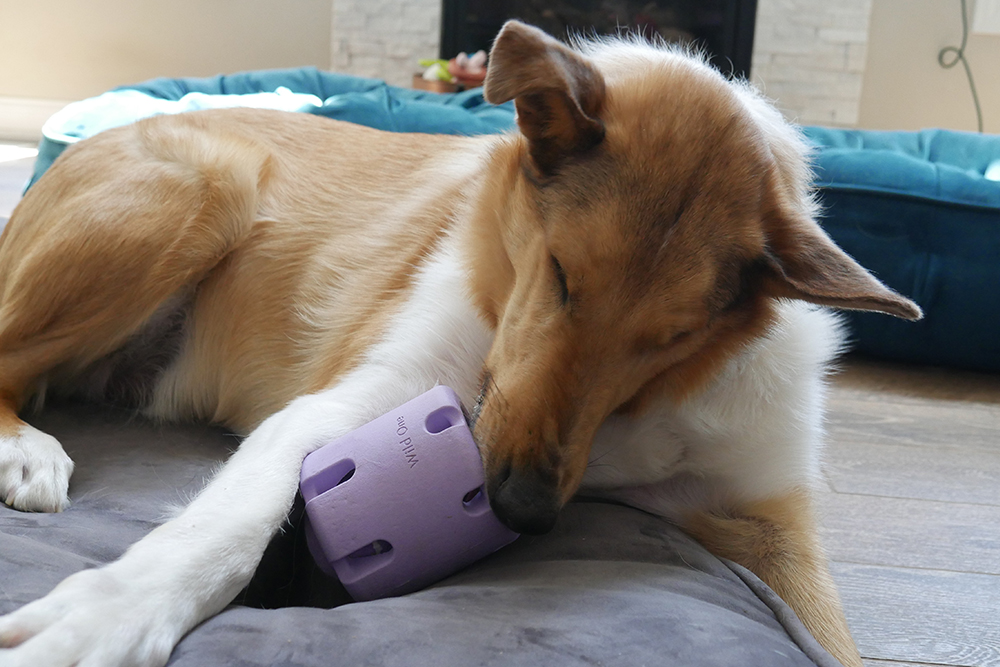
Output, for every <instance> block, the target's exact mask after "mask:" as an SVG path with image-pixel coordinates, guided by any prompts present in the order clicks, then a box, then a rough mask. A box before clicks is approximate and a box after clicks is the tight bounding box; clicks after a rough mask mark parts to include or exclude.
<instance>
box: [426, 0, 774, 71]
mask: <svg viewBox="0 0 1000 667" xmlns="http://www.w3.org/2000/svg"><path fill="white" fill-rule="evenodd" d="M756 16H757V0H654V1H650V0H444V5H443V8H442V16H441V57H442V58H453V57H454V56H455V55H457V54H458V53H459V52H461V51H465V52H466V53H470V54H471V53H474V52H476V51H478V50H480V49H482V50H484V51H489V49H490V45H491V44H492V42H493V38H494V37H495V36H496V34H497V32H498V31H499V30H500V27H501V26H502V25H503V23H504V21H506V20H507V19H511V18H517V19H521V20H522V21H524V22H525V23H530V24H532V25H536V26H538V27H539V28H541V29H543V30H545V31H546V32H548V33H549V34H551V35H554V36H556V37H558V38H560V39H565V38H566V37H567V36H569V35H573V34H583V35H592V34H599V35H614V34H617V33H618V32H619V31H620V30H629V31H633V32H639V33H641V34H644V35H646V36H650V35H660V36H661V37H663V38H664V39H666V40H667V41H670V42H681V43H688V44H693V45H695V46H697V47H698V48H702V49H704V50H705V51H706V52H707V53H708V54H709V55H710V59H711V62H712V64H713V65H715V66H716V67H717V68H719V69H720V70H721V71H722V72H724V73H725V74H727V75H730V76H738V77H749V75H750V58H751V55H752V53H753V31H754V22H755V19H756Z"/></svg>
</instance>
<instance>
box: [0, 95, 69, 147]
mask: <svg viewBox="0 0 1000 667" xmlns="http://www.w3.org/2000/svg"><path fill="white" fill-rule="evenodd" d="M67 104H69V102H64V101H62V100H36V99H30V98H27V97H0V139H7V140H11V141H33V142H34V141H38V140H39V139H41V138H42V125H44V124H45V121H47V120H48V119H49V116H51V115H52V114H54V113H55V112H57V111H59V110H60V109H62V108H63V107H64V106H66V105H67Z"/></svg>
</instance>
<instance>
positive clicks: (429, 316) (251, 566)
mask: <svg viewBox="0 0 1000 667" xmlns="http://www.w3.org/2000/svg"><path fill="white" fill-rule="evenodd" d="M395 323H396V326H394V327H393V328H391V329H390V330H389V332H388V333H387V335H386V337H385V338H384V339H383V340H382V341H381V342H380V343H378V344H377V345H376V346H375V347H374V348H373V349H372V350H371V351H370V353H369V355H368V356H367V358H366V360H365V361H364V362H363V363H361V364H360V365H359V366H358V367H357V368H356V369H355V370H354V371H352V372H351V373H349V374H348V375H347V376H346V377H344V378H343V380H341V381H340V382H339V383H338V384H337V385H336V386H335V387H334V388H332V389H329V390H327V391H324V392H321V393H318V394H313V395H310V396H304V397H301V398H298V399H296V400H295V401H293V402H292V403H290V404H289V405H288V407H286V408H285V409H284V410H282V411H280V412H278V413H277V414H275V415H273V416H271V417H270V418H268V419H267V420H265V421H264V422H263V423H262V424H261V425H260V427H258V428H257V429H256V430H255V431H254V432H253V433H252V434H250V436H249V437H247V439H246V440H244V442H243V443H242V445H241V446H240V448H239V449H238V450H237V451H236V453H235V454H233V456H232V457H231V458H230V460H229V461H228V462H227V464H226V465H225V466H224V467H223V469H222V470H221V471H220V472H219V474H218V475H217V476H216V477H215V478H214V479H213V480H212V482H211V483H210V484H209V485H208V486H207V487H206V488H205V489H204V491H202V492H201V494H199V495H198V497H197V498H195V500H194V501H193V502H192V503H191V504H190V505H189V506H188V507H187V509H185V510H184V512H183V513H181V515H180V516H178V517H177V518H176V519H174V520H172V521H170V522H168V523H165V524H164V525H162V526H160V527H159V528H157V529H156V530H154V531H153V532H152V533H150V534H149V535H148V536H146V537H145V538H144V539H142V540H141V541H140V542H138V543H137V544H136V545H134V546H133V547H132V548H131V549H129V550H128V551H127V552H126V553H125V555H124V556H122V558H121V559H119V560H118V561H116V562H114V563H112V564H110V565H108V566H106V567H103V568H100V569H95V570H86V571H83V572H79V573H77V574H75V575H73V576H71V577H69V578H67V579H66V580H65V581H63V582H62V583H61V584H59V585H58V586H57V587H56V588H55V589H54V590H53V591H52V592H51V593H50V594H49V595H48V596H46V597H44V598H42V599H41V600H38V601H36V602H33V603H31V604H28V605H26V606H25V607H23V608H21V609H19V610H18V611H16V612H14V613H12V614H9V615H7V616H5V617H3V618H0V647H8V648H6V649H3V648H0V667H37V666H38V665H45V667H69V666H70V665H75V666H77V667H117V666H125V665H128V666H129V667H134V666H143V667H146V666H149V667H153V666H158V665H162V664H163V663H164V662H166V660H167V658H168V657H169V655H170V652H171V650H172V648H173V646H174V645H175V644H176V643H177V642H178V641H179V640H180V638H181V637H182V636H183V635H184V634H185V633H186V632H187V631H188V630H190V629H191V628H192V627H194V626H195V625H196V624H197V623H199V622H200V621H202V620H203V619H205V618H207V617H209V616H211V615H212V614H215V613H217V612H219V611H220V610H221V609H222V608H223V607H225V606H226V605H227V604H228V603H229V602H230V601H231V600H232V599H233V597H234V596H235V595H236V594H237V593H238V592H239V591H240V589H241V588H243V587H244V586H245V585H246V584H247V582H248V581H249V580H250V578H251V576H252V575H253V573H254V570H255V568H256V567H257V564H258V562H259V561H260V557H261V555H262V554H263V552H264V548H265V547H266V546H267V544H268V542H269V541H270V539H271V537H272V536H273V535H274V534H275V533H276V532H277V531H278V530H279V529H280V528H281V525H282V523H283V522H284V521H285V517H286V514H287V512H288V509H289V508H290V507H291V504H292V500H293V498H294V495H295V491H296V489H297V487H298V481H299V471H300V469H301V466H302V459H303V458H305V455H306V454H308V453H309V452H310V451H312V450H314V449H316V448H318V447H320V446H322V445H324V444H326V443H327V442H328V441H330V440H332V439H334V438H336V437H338V436H340V435H343V434H344V433H347V432H348V431H350V430H352V429H354V428H357V427H358V426H361V425H362V424H364V423H366V422H368V421H370V420H372V419H374V418H375V417H377V416H379V415H381V414H383V413H385V412H386V411H388V410H390V409H392V408H394V407H396V406H398V405H400V404H402V403H404V402H406V401H407V400H409V399H410V398H413V397H414V396H416V395H418V394H420V393H422V392H423V391H426V390H428V389H430V388H431V387H432V386H434V385H435V384H436V383H438V382H441V383H445V384H449V385H451V386H452V387H453V388H454V389H455V390H456V391H457V392H458V394H459V396H460V397H462V398H463V400H466V401H468V400H471V399H472V398H473V397H474V396H475V392H476V387H477V377H478V374H479V370H480V368H481V365H482V360H483V358H484V356H485V354H486V350H487V349H488V348H489V344H490V341H491V340H492V334H491V332H489V331H488V330H487V329H486V327H485V326H484V325H483V324H482V323H481V322H480V321H479V320H478V316H477V311H476V310H475V308H474V307H473V306H472V304H471V303H470V302H469V301H468V299H467V297H466V294H465V290H464V271H463V269H462V267H461V264H460V263H459V262H458V261H456V256H455V255H454V254H452V252H449V251H448V250H447V249H446V250H445V252H442V254H441V255H439V256H438V257H436V258H435V259H433V260H432V261H430V262H429V263H428V266H427V267H425V269H424V271H423V272H421V275H420V276H419V278H418V280H417V283H416V284H415V286H414V292H413V294H412V295H411V298H410V299H409V300H408V302H407V303H406V304H405V306H404V307H403V308H402V309H401V311H400V312H399V313H398V314H397V317H396V319H395Z"/></svg>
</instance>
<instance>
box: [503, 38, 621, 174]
mask: <svg viewBox="0 0 1000 667" xmlns="http://www.w3.org/2000/svg"><path fill="white" fill-rule="evenodd" d="M484 85H485V89H484V95H485V96H486V99H487V100H488V101H489V102H492V103H493V104H500V103H503V102H507V101H509V100H514V106H515V107H516V109H517V124H518V126H519V127H520V128H521V132H522V133H523V134H524V136H525V137H527V138H528V141H529V146H530V152H531V157H532V159H533V160H534V162H535V164H536V165H537V166H538V167H539V169H541V171H542V172H551V171H552V170H554V169H555V167H556V166H558V164H559V162H560V160H562V159H563V158H565V157H567V156H569V155H572V154H573V153H576V152H580V151H584V150H587V149H588V148H591V147H593V146H595V145H597V144H598V143H600V142H601V140H602V139H603V138H604V124H603V123H602V122H601V120H600V118H599V117H598V114H599V113H600V110H601V106H602V104H603V103H604V78H603V77H602V76H601V74H600V72H598V71H597V69H595V68H594V66H593V65H592V64H591V63H590V62H588V61H587V59H586V58H584V57H583V56H581V55H580V54H579V53H576V52H575V51H573V50H571V49H570V48H568V47H567V46H565V45H564V44H560V43H559V42H557V41H556V40H555V39H553V38H551V37H549V36H548V35H546V34H545V33H544V32H542V31H541V30H539V29H538V28H533V27H531V26H528V25H525V24H523V23H520V22H518V21H508V22H507V23H506V24H505V25H504V27H503V29H501V30H500V34H498V35H497V38H496V41H494V42H493V49H492V50H491V51H490V60H489V67H488V68H487V70H486V82H485V84H484Z"/></svg>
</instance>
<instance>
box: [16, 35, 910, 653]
mask: <svg viewBox="0 0 1000 667" xmlns="http://www.w3.org/2000/svg"><path fill="white" fill-rule="evenodd" d="M485 96H486V98H487V100H489V101H490V102H494V103H502V102H506V101H509V100H514V102H515V106H516V110H517V125H518V131H516V132H513V133H510V134H507V135H503V136H486V137H454V136H431V135H407V134H391V133H383V132H379V131H375V130H371V129H368V128H364V127H359V126H354V125H349V124H345V123H339V122H336V121H331V120H328V119H322V118H317V117H312V116H309V115H305V114H289V113H284V112H274V111H262V110H248V109H235V110H233V109H231V110H212V111H201V112H194V113H190V114H182V115H177V116H162V117H157V118H152V119H148V120H143V121H140V122H138V123H135V124H134V125H130V126H127V127H123V128H118V129H114V130H109V131H107V132H104V133H101V134H99V135H97V136H95V137H93V138H91V139H88V140H86V141H82V142H80V143H79V144H77V145H74V146H72V147H70V148H69V149H67V150H66V152H65V154H64V155H63V156H62V157H60V159H59V160H57V161H56V162H55V164H53V166H52V167H51V169H50V170H49V171H48V172H47V173H46V175H45V176H44V177H43V178H42V179H41V180H40V181H39V182H38V183H37V184H36V185H35V186H34V187H33V188H32V189H31V190H30V191H29V192H28V193H27V195H26V196H25V198H24V199H23V201H22V202H21V203H20V204H19V206H18V207H17V209H16V210H15V211H14V213H13V215H12V218H11V221H10V223H9V225H8V227H7V229H6V230H5V232H4V234H3V237H2V240H0V300H2V301H0V497H2V498H3V500H4V502H6V503H7V504H8V505H10V506H12V507H15V508H17V509H20V510H25V511H59V510H61V509H63V508H64V507H66V505H67V503H68V502H69V501H68V497H67V489H68V481H69V477H70V474H71V471H72V467H73V464H72V462H71V461H70V459H69V458H68V457H67V456H66V454H65V453H64V452H63V450H62V448H61V446H60V445H59V443H58V442H57V441H56V440H55V439H54V438H52V437H50V436H48V435H46V434H44V433H42V432H40V431H38V430H36V429H34V428H33V427H31V426H29V425H28V424H26V423H25V422H23V421H22V420H21V419H19V417H18V411H19V410H20V409H21V408H22V406H23V405H24V404H25V402H26V401H27V400H28V399H29V398H30V397H32V396H37V395H40V394H43V393H44V392H45V391H47V390H51V391H62V392H74V393H79V394H83V395H85V396H89V397H92V398H97V399H100V400H105V399H108V398H113V399H115V400H119V401H126V402H129V403H130V404H134V405H139V406H141V407H142V409H143V410H144V411H145V412H146V413H147V414H149V415H151V416H152V417H155V418H162V419H169V420H181V419H185V420H186V419H195V420H205V421H211V422H216V423H220V424H224V425H226V426H227V427H229V428H232V429H235V430H236V431H239V432H241V433H247V434H249V435H247V437H246V438H245V439H244V440H243V442H242V444H241V445H240V447H239V448H238V450H237V451H236V452H235V453H234V454H233V455H232V457H231V458H230V459H229V461H228V462H227V463H226V465H225V466H223V468H222V469H221V470H220V471H219V472H218V473H217V475H216V476H215V477H214V479H213V480H212V481H211V482H209V483H208V485H207V486H206V487H205V489H204V490H203V491H202V492H201V493H200V494H199V495H198V496H197V497H196V498H195V499H194V500H193V501H192V502H191V503H190V504H189V505H188V506H187V507H186V508H185V509H184V510H183V511H182V512H181V513H180V514H179V515H178V516H176V518H173V519H171V520H169V521H167V522H165V523H164V524H163V525H161V526H159V527H157V528H156V529H155V530H153V531H152V532H151V533H150V534H149V535H148V536H146V537H145V538H143V539H142V540H141V541H139V542H138V543H136V544H135V545H134V546H133V547H132V548H131V549H129V551H128V552H127V553H126V554H125V555H124V556H123V557H122V558H121V559H119V560H118V561H116V562H113V563H111V564H109V565H107V566H105V567H102V568H98V569H93V570H86V571H83V572H79V573H77V574H74V575H72V576H71V577H69V578H67V579H66V580H65V581H64V582H63V583H61V584H60V585H59V586H57V587H56V588H55V589H54V590H53V591H52V592H51V593H49V594H48V595H47V596H46V597H44V598H42V599H40V600H37V601H35V602H33V603H30V604H28V605H26V606H25V607H23V608H21V609H19V610H17V611H15V612H13V613H11V614H9V615H7V616H5V617H3V618H2V619H0V646H2V647H5V648H3V649H2V650H0V665H3V666H4V667H13V666H15V665H16V666H24V667H29V666H30V667H34V666H35V665H47V666H57V665H102V666H113V665H162V664H163V663H165V662H166V660H167V659H168V657H169V655H170V652H171V650H172V648H173V646H174V645H175V644H176V643H177V642H178V641H179V640H180V639H181V637H182V636H183V635H184V634H185V633H186V632H187V631H188V630H190V629H191V628H192V627H193V626H195V625H196V624H197V623H199V622H201V621H202V620H204V619H205V618H207V617H209V616H211V615H213V614H216V613H217V612H219V611H220V610H222V609H223V608H224V607H225V606H226V605H227V604H228V603H229V602H230V601H231V600H232V599H233V598H234V596H235V595H236V594H237V593H238V591H240V589H241V588H243V587H244V586H245V585H246V583H247V582H248V581H249V579H250V578H251V576H252V575H253V573H254V570H255V567H256V566H257V564H258V562H259V560H260V558H261V555H262V553H263V551H264V549H265V547H266V546H267V544H268V542H269V540H270V539H271V538H272V536H274V535H275V533H276V532H277V531H278V530H279V529H280V527H281V526H282V523H283V522H284V521H285V520H286V515H287V512H288V511H289V508H290V506H291V505H292V502H293V499H294V496H295V493H296V489H297V482H298V475H299V469H300V466H301V463H302V459H303V457H304V456H305V455H306V454H308V453H309V452H310V451H312V450H314V449H316V448H317V447H319V446H321V445H323V444H324V443H326V442H328V441H330V440H332V439H334V438H336V437H338V436H340V435H342V434H344V433H346V432H348V431H350V430H352V429H354V428H356V427H358V426H361V425H362V424H364V423H366V422H367V421H370V420H371V419H373V418H375V417H377V416H379V415H381V414H382V413H384V412H386V411H387V410H389V409H391V408H393V407H395V406H397V405H399V404H401V403H403V402H405V401H406V400H408V399H410V398H412V397H414V396H416V395H418V394H420V393H422V392H423V391H425V390H427V389H429V388H431V387H432V386H434V385H436V384H439V383H441V384H448V385H451V386H452V387H453V388H454V389H455V390H456V391H457V393H458V394H459V396H460V397H461V398H462V400H463V402H464V403H465V404H466V405H467V406H470V419H471V422H472V425H473V428H474V435H475V439H476V441H477V444H478V446H479V448H480V452H481V455H482V459H483V464H484V469H485V474H486V480H487V482H486V490H487V494H488V497H489V500H490V503H491V505H492V507H493V509H494V511H495V512H496V515H497V516H498V517H499V518H500V520H501V521H503V522H504V523H505V524H506V525H508V526H509V527H511V528H512V529H514V530H516V531H519V532H524V533H543V532H545V531H546V530H548V529H550V528H551V527H552V525H553V523H554V522H555V521H556V517H557V514H558V512H559V510H560V508H561V507H562V506H563V505H564V504H565V503H566V502H567V501H568V500H569V499H570V498H571V497H573V496H574V494H576V493H577V492H578V490H580V489H585V490H587V491H588V492H589V493H603V494H604V495H606V496H608V497H613V498H619V499H624V500H626V501H628V502H630V503H632V504H635V505H638V506H640V507H644V508H646V509H650V510H652V511H655V512H657V513H659V514H661V515H663V516H665V517H667V518H669V519H670V520H672V521H675V522H677V523H678V524H679V525H680V526H681V527H682V528H683V529H684V530H686V531H687V532H689V533H690V534H691V535H693V536H694V537H695V538H696V539H698V540H699V541H700V542H701V543H702V544H704V546H705V547H707V548H708V549H709V550H710V551H712V552H713V553H715V554H717V555H718V556H721V557H725V558H729V559H732V560H734V561H736V562H738V563H741V564H742V565H744V566H746V567H748V568H749V569H750V570H752V571H753V572H754V573H756V574H757V575H758V576H759V577H760V578H761V579H762V580H763V581H765V582H766V583H767V584H769V585H770V586H771V587H772V588H773V589H774V590H775V591H776V592H777V593H778V594H779V595H780V596H781V597H782V598H783V599H784V600H785V601H787V602H788V604H789V605H790V606H791V607H792V608H793V609H794V610H795V612H796V613H797V614H798V615H799V617H800V618H801V619H802V621H803V622H804V623H805V625H806V626H807V627H808V628H809V630H810V631H811V632H812V633H813V634H814V635H815V636H816V638H817V639H818V640H819V642H820V643H821V644H822V645H823V646H824V647H825V648H826V649H828V650H829V651H830V652H831V653H832V654H833V655H834V656H835V657H836V658H838V659H839V660H840V661H841V662H842V663H843V664H844V665H847V666H849V667H859V666H860V665H861V660H860V657H859V655H858V651H857V649H856V648H855V645H854V642H853V640H852V638H851V636H850V633H849V631H848V628H847V624H846V621H845V619H844V614H843V612H842V610H841V605H840V602H839V599H838V595H837V592H836V590H835V588H834V585H833V583H832V580H831V577H830V575H829V572H828V569H827V565H826V561H825V557H824V556H823V553H822V551H821V548H820V545H819V543H818V540H817V533H816V528H815V523H814V521H813V518H812V514H811V511H812V510H811V501H810V486H811V484H812V482H813V480H814V478H815V477H816V475H817V468H818V462H817V461H818V456H819V446H820V442H821V417H822V403H823V392H824V389H823V386H824V384H823V383H824V374H825V373H826V369H827V366H828V363H829V362H830V360H831V359H832V357H833V356H834V355H835V354H836V353H837V351H838V349H839V346H840V345H841V334H840V332H839V328H838V324H837V321H836V319H835V317H834V316H832V315H831V314H830V313H829V312H828V311H827V310H826V309H824V308H822V307H823V306H829V307H833V308H848V309H860V310H871V311H879V312H883V313H887V314H890V315H895V316H898V317H902V318H907V319H916V318H919V317H920V316H921V313H920V310H919V308H918V307H917V306H916V305H915V304H913V303H912V302H910V301H909V300H907V299H905V298H904V297H902V296H900V295H898V294H897V293H895V292H893V291H891V290H889V289H888V288H886V287H885V286H883V285H882V284H881V283H879V282H878V281H877V280H876V279H875V278H873V277H872V276H871V275H870V274H868V273H867V272H866V271H865V270H864V269H863V268H862V267H860V266H859V265H858V264H857V263H855V262H854V260H852V259H851V258H850V257H848V256H847V255H846V254H845V253H844V252H843V251H841V250H840V249H838V248H837V247H836V246H835V245H834V244H833V242H832V241H831V240H830V239H829V238H828V237H827V236H826V235H825V234H824V232H823V231H822V230H821V229H820V227H819V226H818V225H817V223H816V222H815V217H816V215H817V205H816V202H815V200H814V198H813V195H812V193H811V190H810V169H809V161H808V149H807V147H806V145H805V143H804V141H803V139H802V138H801V136H800V135H799V133H798V132H797V130H795V129H794V128H793V127H792V126H790V125H789V124H788V123H786V122H785V121H784V120H783V119H782V117H781V115H780V114H779V113H778V112H777V111H776V110H775V108H774V107H773V106H771V105H770V104H769V103H768V102H767V101H765V100H764V98H763V97H761V96H760V95H759V94H758V93H756V92H755V91H753V90H752V89H751V87H749V86H748V85H746V84H744V83H740V82H730V81H727V80H726V79H725V78H724V77H722V76H721V75H720V74H718V73H717V72H716V71H715V70H713V69H711V68H710V67H709V66H707V65H706V64H705V63H704V62H703V60H701V59H699V58H698V57H696V56H692V55H690V54H688V53H686V52H684V51H683V50H680V49H677V48H669V47H663V46H651V45H649V44H644V43H641V42H639V41H637V40H632V41H630V40H628V39H625V40H622V39H611V40H596V41H589V42H581V43H580V44H578V45H576V46H575V47H570V46H566V45H564V44H562V43H560V42H558V41H556V40H554V39H552V38H551V37H549V36H547V35H546V34H545V33H543V32H541V31H539V30H538V29H535V28H532V27H529V26H526V25H524V24H521V23H518V22H510V23H508V24H506V25H505V26H504V28H503V30H502V31H501V32H500V33H499V35H498V36H497V38H496V41H495V43H494V46H493V49H492V52H491V55H490V63H489V69H488V76H487V79H486V84H485Z"/></svg>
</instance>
